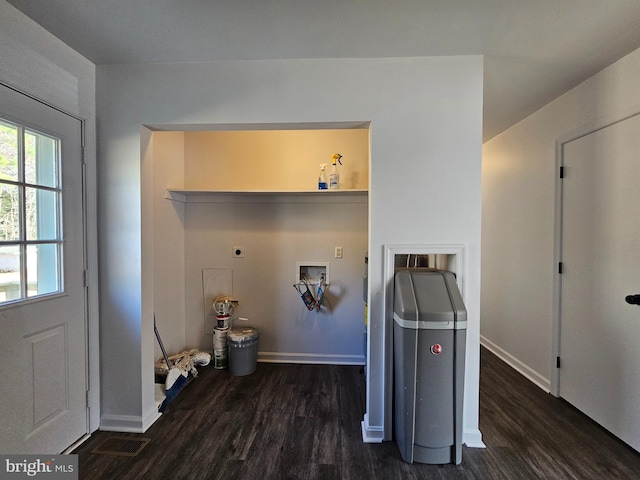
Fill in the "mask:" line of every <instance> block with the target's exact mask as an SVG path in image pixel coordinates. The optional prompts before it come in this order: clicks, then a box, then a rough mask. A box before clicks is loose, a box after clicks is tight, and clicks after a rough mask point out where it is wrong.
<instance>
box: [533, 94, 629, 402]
mask: <svg viewBox="0 0 640 480" xmlns="http://www.w3.org/2000/svg"><path fill="white" fill-rule="evenodd" d="M637 115H640V105H632V106H629V107H628V108H626V109H625V110H624V111H620V112H617V113H614V114H611V115H606V116H603V117H601V118H599V119H596V120H594V121H593V122H591V123H589V124H588V125H585V126H582V127H580V128H579V129H577V130H574V131H572V132H569V133H566V134H564V135H562V136H560V137H558V139H557V140H556V148H555V150H556V151H555V155H556V158H555V166H556V175H555V205H554V219H553V221H554V232H553V243H554V245H553V260H554V269H553V297H552V315H551V358H550V359H549V364H550V372H551V381H550V382H549V390H548V391H549V393H551V394H552V395H554V396H556V397H559V396H560V371H559V369H558V368H557V367H556V359H557V358H558V357H561V356H562V352H561V339H560V337H561V331H562V329H561V321H562V319H561V302H562V275H561V274H560V273H559V272H558V268H557V266H558V265H559V263H560V262H561V261H562V202H563V197H562V195H563V190H562V179H561V178H560V175H559V171H560V167H562V166H563V165H564V146H565V144H567V143H569V142H572V141H574V140H577V139H579V138H582V137H585V136H587V135H590V134H592V133H595V132H597V131H599V130H602V129H604V128H607V127H610V126H612V125H615V124H617V123H620V122H623V121H625V120H628V119H630V118H633V117H635V116H637ZM534 383H535V382H534Z"/></svg>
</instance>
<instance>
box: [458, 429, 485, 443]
mask: <svg viewBox="0 0 640 480" xmlns="http://www.w3.org/2000/svg"><path fill="white" fill-rule="evenodd" d="M462 443H464V444H465V445H466V446H467V447H469V448H487V446H486V445H485V444H484V442H483V441H482V433H481V432H480V430H479V429H477V428H474V429H472V430H464V431H463V432H462Z"/></svg>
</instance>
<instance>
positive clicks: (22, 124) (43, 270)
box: [0, 86, 89, 454]
mask: <svg viewBox="0 0 640 480" xmlns="http://www.w3.org/2000/svg"><path fill="white" fill-rule="evenodd" d="M0 105H1V107H0V127H1V133H2V137H1V139H0V140H1V142H2V143H1V145H2V149H1V151H0V159H1V167H2V171H1V172H0V189H1V192H0V214H1V215H2V221H1V222H0V232H1V235H2V238H1V239H0V254H1V255H0V256H2V262H3V264H4V266H3V268H1V269H0V270H2V272H1V273H0V275H1V276H2V278H0V329H1V330H2V336H1V337H0V338H1V340H0V364H1V365H2V367H1V368H2V376H3V385H4V387H3V393H2V395H1V396H0V408H2V409H3V411H5V412H11V415H6V416H5V420H4V421H3V428H2V430H1V432H2V433H1V434H0V451H3V452H4V453H23V454H29V453H33V454H42V453H60V452H62V451H64V450H65V449H66V448H67V447H69V446H70V445H71V444H73V443H74V442H75V441H77V440H78V439H80V438H81V437H83V436H84V435H85V434H86V433H88V429H89V427H88V405H87V390H88V387H87V385H88V380H87V378H88V377H87V372H88V365H87V364H88V362H87V314H86V311H87V305H86V299H87V290H86V286H85V271H86V269H85V256H86V252H85V234H84V208H85V202H84V192H83V156H82V147H81V140H82V122H81V121H80V120H78V119H76V118H74V117H72V116H69V115H67V114H65V113H62V112H60V111H58V110H55V109H53V108H51V107H49V106H47V105H44V104H43V103H40V102H38V101H36V100H34V99H32V98H30V97H27V96H25V95H23V94H21V93H19V92H17V91H15V90H13V89H11V88H8V87H5V86H0Z"/></svg>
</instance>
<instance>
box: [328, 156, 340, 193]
mask: <svg viewBox="0 0 640 480" xmlns="http://www.w3.org/2000/svg"><path fill="white" fill-rule="evenodd" d="M331 158H332V160H333V166H332V167H331V174H330V175H329V188H330V189H331V190H338V189H339V188H340V174H339V173H338V166H337V165H336V161H337V162H338V163H340V165H342V162H341V161H340V159H341V158H342V155H340V154H339V153H335V154H334V155H333V157H331Z"/></svg>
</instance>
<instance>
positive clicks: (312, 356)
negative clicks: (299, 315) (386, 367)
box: [258, 352, 366, 365]
mask: <svg viewBox="0 0 640 480" xmlns="http://www.w3.org/2000/svg"><path fill="white" fill-rule="evenodd" d="M258 362H262V363H296V364H321V365H364V364H365V363H366V362H365V358H364V355H341V354H329V353H291V352H258Z"/></svg>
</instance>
